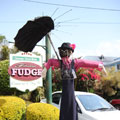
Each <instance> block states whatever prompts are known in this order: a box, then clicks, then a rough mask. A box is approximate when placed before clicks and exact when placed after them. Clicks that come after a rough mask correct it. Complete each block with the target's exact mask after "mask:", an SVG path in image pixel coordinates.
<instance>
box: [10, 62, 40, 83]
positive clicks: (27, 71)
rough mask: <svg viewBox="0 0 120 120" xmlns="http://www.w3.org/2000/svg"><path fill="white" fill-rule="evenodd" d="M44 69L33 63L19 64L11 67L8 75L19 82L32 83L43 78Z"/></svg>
mask: <svg viewBox="0 0 120 120" xmlns="http://www.w3.org/2000/svg"><path fill="white" fill-rule="evenodd" d="M41 72H42V67H40V66H39V65H37V64H35V63H31V62H19V63H16V64H13V65H12V66H10V67H9V70H8V73H9V74H10V76H12V77H13V78H15V79H17V80H22V81H31V80H36V79H38V78H39V77H41Z"/></svg>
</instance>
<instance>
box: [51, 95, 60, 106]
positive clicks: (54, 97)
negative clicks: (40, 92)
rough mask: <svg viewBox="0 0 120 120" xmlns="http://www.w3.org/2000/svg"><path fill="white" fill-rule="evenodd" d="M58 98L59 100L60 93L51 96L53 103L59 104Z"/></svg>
mask: <svg viewBox="0 0 120 120" xmlns="http://www.w3.org/2000/svg"><path fill="white" fill-rule="evenodd" d="M60 98H61V93H55V94H53V96H52V101H53V103H56V104H59V101H60Z"/></svg>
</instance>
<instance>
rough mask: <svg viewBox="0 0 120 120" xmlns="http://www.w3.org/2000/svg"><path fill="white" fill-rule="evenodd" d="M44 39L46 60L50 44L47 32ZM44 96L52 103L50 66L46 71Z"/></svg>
mask: <svg viewBox="0 0 120 120" xmlns="http://www.w3.org/2000/svg"><path fill="white" fill-rule="evenodd" d="M45 41H46V62H47V61H48V59H50V58H51V44H50V40H49V37H48V34H47V35H46V36H45ZM46 98H47V103H49V104H51V103H52V70H51V68H50V69H49V70H48V71H47V74H46Z"/></svg>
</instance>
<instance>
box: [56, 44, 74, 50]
mask: <svg viewBox="0 0 120 120" xmlns="http://www.w3.org/2000/svg"><path fill="white" fill-rule="evenodd" d="M58 49H63V50H65V49H69V50H72V52H74V49H75V44H70V43H68V42H67V43H63V44H62V45H61V47H58Z"/></svg>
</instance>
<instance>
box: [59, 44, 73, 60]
mask: <svg viewBox="0 0 120 120" xmlns="http://www.w3.org/2000/svg"><path fill="white" fill-rule="evenodd" d="M58 49H59V54H60V57H61V58H63V57H70V55H71V54H72V53H73V52H74V49H75V44H70V43H63V44H62V45H61V47H59V48H58Z"/></svg>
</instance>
